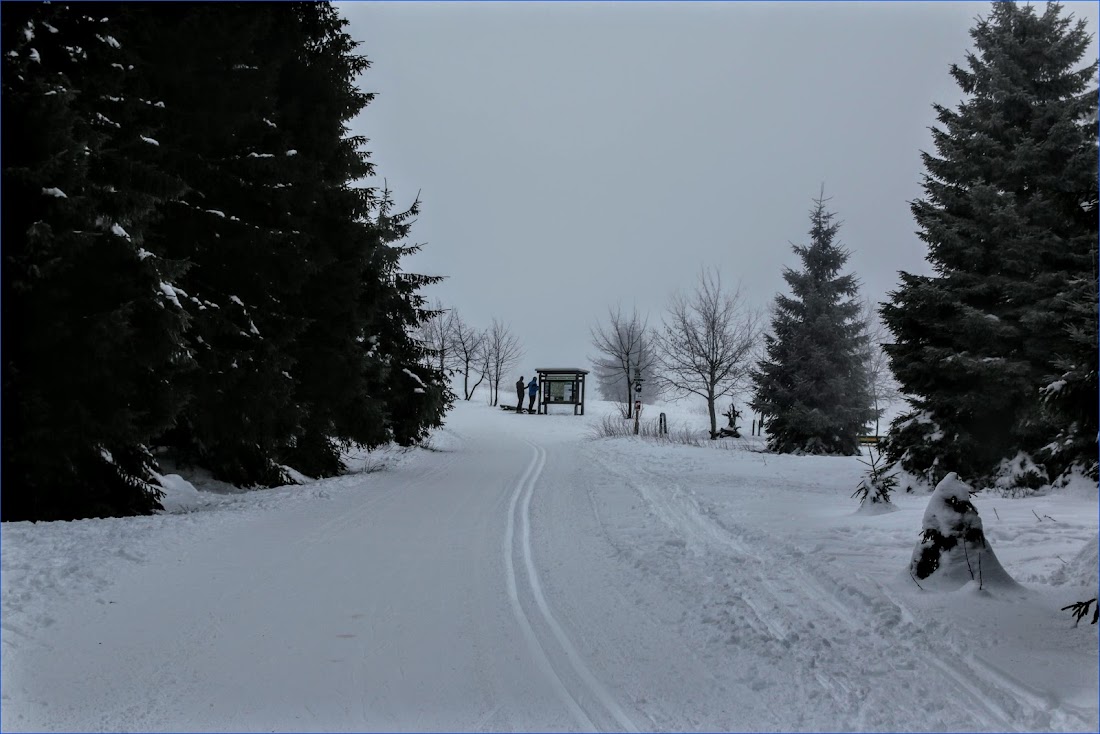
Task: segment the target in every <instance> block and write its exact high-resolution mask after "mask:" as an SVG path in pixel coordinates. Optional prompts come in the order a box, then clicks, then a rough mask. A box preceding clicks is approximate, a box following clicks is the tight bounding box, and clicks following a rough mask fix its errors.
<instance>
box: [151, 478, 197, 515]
mask: <svg viewBox="0 0 1100 734" xmlns="http://www.w3.org/2000/svg"><path fill="white" fill-rule="evenodd" d="M156 478H157V482H158V483H159V484H160V486H161V489H162V490H163V491H164V497H162V498H161V500H160V503H161V505H163V506H164V511H165V512H186V511H188V510H191V509H194V508H196V507H198V506H200V505H201V504H202V499H201V497H200V496H199V490H197V489H195V485H193V484H191V482H189V481H187V480H186V479H184V478H183V477H181V476H180V475H179V474H157V475H156Z"/></svg>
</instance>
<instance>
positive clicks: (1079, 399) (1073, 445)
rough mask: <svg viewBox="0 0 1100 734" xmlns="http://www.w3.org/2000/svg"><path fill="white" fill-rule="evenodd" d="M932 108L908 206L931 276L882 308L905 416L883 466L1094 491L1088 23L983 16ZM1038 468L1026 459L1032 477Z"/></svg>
mask: <svg viewBox="0 0 1100 734" xmlns="http://www.w3.org/2000/svg"><path fill="white" fill-rule="evenodd" d="M970 35H971V37H972V38H973V39H974V51H973V52H970V53H968V54H967V57H966V61H967V63H966V68H962V67H960V66H957V65H952V66H951V75H952V76H953V77H954V79H955V81H956V82H957V83H958V84H959V87H960V88H961V89H962V91H963V93H964V94H965V95H966V97H965V99H964V101H963V102H962V103H960V104H959V106H958V108H957V109H956V110H950V109H948V108H946V107H943V106H941V105H934V108H935V110H936V113H937V116H938V120H939V123H940V126H939V127H937V128H934V129H933V131H932V135H933V143H934V145H935V149H936V155H932V154H929V153H922V157H923V160H924V166H925V169H926V171H927V173H926V174H925V176H924V182H923V188H924V193H925V197H924V198H922V199H919V200H917V201H915V202H914V203H913V204H912V211H913V215H914V217H915V218H916V221H917V224H918V226H919V227H920V230H919V234H920V237H921V239H922V240H924V241H925V242H926V243H927V244H928V253H927V259H928V261H929V262H930V263H931V265H932V268H933V270H934V274H933V275H930V276H921V275H914V274H911V273H904V272H903V273H902V274H901V285H900V287H899V288H898V290H897V291H896V292H894V293H891V294H890V296H891V300H890V301H889V302H888V303H886V304H884V305H883V307H882V315H883V319H884V321H885V322H886V324H887V326H888V327H889V328H890V330H891V331H892V332H893V334H894V337H895V339H894V341H895V343H894V344H893V345H888V346H887V347H886V349H887V352H888V354H889V356H890V360H891V364H892V366H893V370H894V373H895V375H896V376H897V378H898V381H899V383H900V384H901V387H902V389H903V391H904V392H905V393H907V394H908V396H909V400H910V401H911V403H912V404H913V406H914V410H913V411H911V412H909V413H907V414H905V415H902V416H900V417H899V418H898V419H896V420H895V421H894V422H893V425H892V428H891V432H890V435H889V440H888V443H887V454H888V456H889V458H890V459H891V460H893V461H900V462H901V465H902V466H903V467H904V468H905V469H907V470H909V471H911V472H913V473H915V474H918V475H923V476H926V477H927V479H928V480H929V481H930V483H931V484H933V485H934V484H935V483H936V482H938V481H939V480H940V479H942V478H943V476H945V475H946V474H947V473H948V472H951V471H955V472H958V473H959V474H960V475H961V476H964V477H965V478H966V479H967V480H968V481H970V482H972V483H975V484H977V485H978V486H982V485H989V484H991V483H993V482H996V481H998V480H1000V481H1001V482H1002V483H1007V484H1008V485H1015V486H1037V485H1041V484H1044V483H1047V482H1049V481H1051V480H1056V479H1057V477H1059V476H1060V475H1065V474H1066V473H1067V472H1069V471H1070V470H1071V469H1072V468H1073V467H1074V466H1078V467H1080V468H1082V469H1083V470H1085V471H1086V472H1088V473H1090V474H1091V475H1092V476H1093V478H1095V477H1096V448H1097V447H1096V433H1097V402H1098V399H1097V349H1096V344H1097V271H1096V260H1097V231H1098V229H1097V166H1096V156H1097V123H1096V110H1097V92H1096V87H1095V86H1094V79H1095V73H1096V68H1097V64H1096V62H1095V61H1094V62H1093V63H1091V64H1089V65H1087V66H1085V67H1084V68H1078V67H1079V64H1080V63H1081V60H1082V58H1083V57H1084V54H1085V53H1086V51H1087V48H1088V44H1089V40H1090V35H1089V34H1088V32H1087V30H1086V26H1085V22H1084V21H1083V20H1082V21H1077V22H1074V21H1073V18H1072V15H1069V16H1063V15H1062V8H1061V6H1060V5H1058V4H1056V3H1051V4H1049V5H1047V6H1046V8H1045V9H1044V10H1043V11H1042V12H1041V13H1040V12H1037V10H1036V8H1034V7H1032V6H1025V7H1019V6H1017V5H1016V4H1015V3H1013V2H1004V3H1000V2H999V3H994V4H993V7H992V9H991V11H990V15H989V17H988V18H985V19H979V21H978V22H977V24H976V26H975V27H974V28H973V29H972V30H971V33H970ZM1032 460H1034V462H1037V463H1033V462H1032Z"/></svg>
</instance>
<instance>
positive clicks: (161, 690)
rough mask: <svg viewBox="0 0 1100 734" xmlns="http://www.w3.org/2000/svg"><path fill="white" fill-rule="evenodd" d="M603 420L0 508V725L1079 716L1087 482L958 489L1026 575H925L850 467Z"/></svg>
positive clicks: (1090, 586) (968, 722) (835, 723)
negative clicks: (993, 578)
mask: <svg viewBox="0 0 1100 734" xmlns="http://www.w3.org/2000/svg"><path fill="white" fill-rule="evenodd" d="M659 409H660V408H656V407H650V406H647V408H646V413H645V417H646V418H649V417H652V416H653V415H656V412H657V410H659ZM664 409H665V410H666V412H668V414H669V417H670V420H671V421H672V422H673V425H674V426H676V425H683V424H685V423H688V422H694V423H695V424H697V427H699V428H701V427H702V425H703V419H702V418H701V417H700V416H699V415H697V414H695V413H692V412H690V411H684V410H680V409H678V408H677V407H675V406H669V407H666V408H664ZM613 412H614V407H613V406H611V405H608V404H602V403H595V404H590V405H589V408H588V415H587V416H584V417H580V416H573V415H550V416H517V415H515V414H512V413H507V412H504V411H501V410H498V409H493V408H489V407H486V406H484V405H481V404H476V403H472V404H471V403H462V404H460V405H458V406H457V408H456V410H455V412H454V414H453V415H452V416H451V418H450V421H449V425H448V427H447V428H446V429H444V430H441V431H438V432H437V433H436V434H435V436H434V437H433V441H432V447H431V450H424V449H417V450H413V451H409V452H396V451H391V452H382V453H381V454H379V455H376V456H375V457H374V458H372V459H370V460H369V462H370V465H369V468H370V469H371V471H362V472H358V473H353V474H349V475H347V476H344V477H340V478H338V479H332V480H325V481H320V482H315V483H312V484H308V485H306V486H301V487H288V488H280V489H275V490H267V491H259V492H248V493H226V492H224V491H222V492H212V491H209V490H210V489H211V488H214V487H215V485H213V484H212V483H208V482H204V481H202V479H201V477H195V476H190V475H188V474H187V472H186V471H183V470H181V469H179V468H173V469H172V473H175V472H179V473H180V474H182V475H183V477H186V479H189V480H191V483H190V484H188V483H187V481H186V480H185V479H184V478H177V477H170V483H171V484H172V486H173V488H174V492H173V503H172V507H173V508H174V509H173V512H171V513H168V514H165V515H161V516H158V517H152V518H133V519H115V520H95V521H82V522H74V523H55V524H37V525H32V524H29V523H16V524H12V523H6V524H4V525H3V526H2V528H0V545H2V548H0V550H2V553H0V560H2V576H0V582H2V602H3V606H2V612H3V619H2V633H0V640H2V642H3V647H2V659H0V664H2V667H3V670H2V676H0V725H2V728H3V729H4V730H5V731H15V730H117V731H153V730H161V731H164V730H186V731H198V730H223V731H245V730H247V731H257V730H261V729H262V730H276V731H308V730H317V731H336V730H360V731H361V730H378V729H382V730H395V731H396V730H450V731H455V730H458V731H466V730H469V731H529V730H540V731H546V730H596V729H598V730H618V731H624V730H625V731H631V730H638V731H647V730H753V731H760V730H769V729H779V730H806V731H819V730H893V731H898V730H951V731H958V730H998V731H1003V730H1089V729H1091V730H1095V729H1096V728H1097V725H1098V716H1097V683H1098V679H1097V631H1096V628H1095V627H1091V626H1089V625H1087V624H1085V625H1081V626H1079V627H1077V628H1074V627H1073V625H1072V619H1071V618H1070V617H1069V616H1068V615H1067V614H1066V613H1064V612H1061V611H1059V607H1062V606H1065V605H1066V604H1069V603H1070V602H1073V601H1077V600H1079V599H1083V598H1089V597H1091V596H1092V595H1094V594H1095V591H1096V584H1095V576H1096V573H1097V569H1096V568H1095V558H1096V555H1095V552H1094V551H1093V552H1092V553H1091V555H1090V554H1089V553H1085V554H1084V556H1081V555H1080V554H1079V552H1080V551H1081V550H1082V549H1083V548H1084V547H1085V545H1086V543H1087V542H1088V541H1090V540H1094V539H1095V537H1096V534H1097V497H1096V494H1095V491H1092V492H1087V491H1086V492H1082V491H1080V490H1078V491H1074V492H1062V493H1059V494H1054V495H1049V496H1046V497H1039V498H1031V499H1015V500H1009V499H1000V498H996V497H985V496H982V495H978V496H976V497H975V498H973V502H974V505H975V507H976V509H977V510H978V512H979V514H980V516H981V519H982V523H983V527H984V531H985V535H986V538H987V539H988V541H989V542H990V544H991V545H992V547H993V548H994V550H995V552H996V554H997V557H998V558H999V559H1000V562H1001V564H1002V565H1003V566H1004V568H1005V570H1006V571H1007V572H1008V573H1009V574H1010V575H1011V576H1012V577H1013V578H1014V579H1016V580H1017V581H1018V582H1020V583H1021V584H1022V588H1019V589H988V588H987V589H982V590H978V589H977V587H976V585H967V586H964V587H963V588H962V589H960V590H958V591H954V592H950V593H932V592H930V591H922V590H921V589H919V588H917V586H916V585H915V584H914V582H913V580H912V579H911V578H910V576H909V574H908V572H907V568H908V563H909V560H910V556H911V554H912V550H913V547H914V543H915V542H916V541H917V537H918V533H919V532H920V530H921V520H922V517H923V515H924V512H925V507H926V505H927V503H928V499H929V496H928V495H927V494H922V495H919V496H918V495H901V496H898V497H897V498H896V501H897V505H898V511H897V512H893V513H889V514H884V515H874V516H870V515H866V514H859V513H857V512H856V505H857V503H856V500H853V499H851V497H850V495H851V493H852V491H853V490H854V488H855V486H856V484H857V482H858V479H859V477H860V475H861V472H862V471H863V466H862V465H860V464H859V463H858V462H857V461H856V460H854V459H851V458H830V457H791V456H773V455H767V454H763V453H759V452H757V451H754V450H753V449H755V448H758V443H759V442H758V441H756V440H755V439H751V438H750V439H746V440H744V441H732V440H730V441H724V442H721V444H720V447H719V446H714V445H711V444H709V443H708V444H707V445H705V446H704V447H695V446H683V445H667V444H666V445H657V444H654V443H651V442H646V441H643V440H640V439H635V438H616V439H598V440H596V439H593V438H592V437H591V432H592V429H593V426H594V425H595V424H596V423H598V421H599V420H600V419H601V418H602V417H603V415H605V414H607V413H613ZM364 466H365V465H364ZM192 485H193V486H192ZM194 487H197V488H198V490H197V491H195V490H194ZM222 489H224V488H222ZM1082 557H1083V558H1084V559H1085V560H1084V561H1081V558H1082ZM1089 558H1091V559H1092V560H1091V561H1089V560H1088V559H1089ZM1071 562H1072V563H1074V564H1077V565H1080V564H1081V563H1086V565H1087V563H1092V565H1093V568H1092V583H1089V576H1088V574H1087V573H1084V572H1082V571H1081V570H1080V569H1079V568H1076V566H1075V568H1074V572H1073V573H1072V574H1067V573H1066V572H1064V571H1063V570H1062V569H1063V568H1065V567H1066V564H1069V563H1071Z"/></svg>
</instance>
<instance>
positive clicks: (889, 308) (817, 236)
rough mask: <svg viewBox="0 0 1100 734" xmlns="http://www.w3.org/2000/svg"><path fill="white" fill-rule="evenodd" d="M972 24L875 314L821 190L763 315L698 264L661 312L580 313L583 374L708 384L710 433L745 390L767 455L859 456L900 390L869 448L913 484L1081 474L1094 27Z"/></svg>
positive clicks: (1091, 466)
mask: <svg viewBox="0 0 1100 734" xmlns="http://www.w3.org/2000/svg"><path fill="white" fill-rule="evenodd" d="M971 36H972V37H973V39H974V43H975V49H974V51H972V52H970V53H968V54H967V57H966V68H963V67H960V66H957V65H952V66H951V75H952V76H953V77H954V79H955V80H956V82H958V84H959V86H960V88H961V89H962V91H963V93H964V95H965V99H964V101H963V102H962V103H961V104H960V105H959V106H958V108H957V109H956V110H950V109H948V108H946V107H943V106H940V105H935V110H936V112H937V115H938V119H939V123H940V127H938V128H934V129H933V131H932V132H933V142H934V145H935V149H936V154H935V155H933V154H931V153H922V157H923V161H924V165H925V169H926V174H925V176H924V181H923V188H924V192H925V196H924V198H921V199H919V200H917V201H915V202H913V203H912V212H913V215H914V217H915V219H916V222H917V225H918V227H919V235H920V237H921V238H922V239H923V240H924V241H925V242H926V243H927V245H928V254H927V259H928V261H929V263H930V264H931V266H932V270H933V274H932V275H928V276H924V275H914V274H911V273H905V272H902V273H901V283H900V285H899V287H898V289H897V290H896V291H894V292H892V293H890V294H889V299H888V300H887V301H886V302H885V303H882V304H881V305H880V308H879V309H878V310H879V312H880V313H881V321H880V320H879V318H878V315H879V314H877V313H875V310H876V309H875V308H874V307H872V306H870V305H869V304H868V303H867V301H865V300H863V299H862V298H861V297H860V295H859V283H858V281H857V279H856V277H855V275H854V274H850V273H849V274H845V273H843V272H842V269H843V266H844V265H845V263H846V261H847V259H848V257H849V253H848V251H847V250H845V249H844V248H843V247H841V246H840V245H839V244H838V243H837V242H836V236H837V233H838V230H839V223H838V222H836V221H834V217H835V214H834V213H833V212H830V211H828V210H826V208H825V201H826V199H825V197H824V193H822V194H821V196H819V198H817V199H816V200H815V202H814V206H813V208H812V209H811V212H810V221H811V228H810V232H809V234H810V242H809V244H807V245H795V246H794V249H795V252H796V254H797V255H798V256H799V258H800V260H801V262H802V266H801V268H800V269H798V270H795V269H791V268H788V269H786V270H785V271H784V274H783V276H784V279H785V280H786V282H787V284H788V286H789V293H786V294H779V295H777V296H776V298H775V302H774V308H773V309H772V317H771V323H770V325H769V327H770V328H768V329H764V330H759V329H757V328H756V323H757V316H756V315H755V314H754V312H753V311H752V309H751V308H749V307H748V306H747V305H746V304H744V303H743V302H742V301H741V300H740V295H739V290H738V289H734V290H732V291H729V290H725V291H724V290H723V289H722V286H721V282H720V279H719V278H718V276H717V273H714V272H709V271H707V272H704V273H703V274H702V275H701V276H700V279H699V284H698V286H697V287H696V289H695V291H694V293H693V294H692V295H690V296H687V297H685V296H682V295H677V296H675V297H674V298H673V302H672V304H671V305H670V307H669V309H668V312H667V315H666V317H665V319H664V321H663V323H662V324H661V326H660V327H657V328H654V329H651V328H649V327H648V326H647V320H646V319H645V318H644V317H642V316H639V315H638V314H637V312H634V313H633V314H631V315H626V316H624V315H623V314H622V313H621V311H619V310H616V311H612V312H610V318H609V321H608V323H606V324H597V326H595V327H594V328H593V330H592V343H593V346H594V347H595V349H596V350H597V356H596V357H594V358H593V360H592V361H593V363H594V365H595V369H596V371H597V377H598V384H599V385H601V386H606V387H607V388H608V389H605V391H604V394H605V397H609V398H611V399H615V400H618V401H621V402H623V403H625V405H624V416H629V415H630V412H629V411H630V402H631V393H630V391H629V387H628V386H629V385H630V384H632V381H634V380H635V377H636V375H637V373H638V372H639V370H641V371H644V372H645V373H646V375H647V377H651V378H652V380H651V381H650V384H653V385H656V386H659V388H660V389H661V390H662V391H664V392H666V393H668V394H671V395H688V394H694V395H698V396H700V397H702V398H703V399H705V400H706V402H707V407H708V411H709V415H710V433H711V436H712V437H717V435H718V432H717V431H716V430H715V429H716V421H715V407H714V406H715V401H716V400H717V399H718V398H720V397H725V396H736V395H739V394H741V393H743V392H750V391H751V398H750V404H751V406H752V407H753V408H754V409H755V410H756V411H758V412H759V414H760V415H762V416H763V418H764V420H765V422H766V424H767V426H768V446H769V448H770V449H771V450H773V451H779V452H796V453H829V454H856V453H858V452H859V443H858V440H859V435H860V434H861V433H864V432H867V431H868V430H871V426H872V424H873V425H874V426H875V428H874V429H873V430H874V432H875V433H876V434H877V433H878V428H877V425H878V418H879V417H880V416H881V414H882V411H883V409H884V407H885V406H886V405H888V404H889V403H891V402H893V401H895V400H898V399H901V398H904V399H905V400H906V401H907V402H908V405H909V406H910V407H911V409H910V410H908V411H906V412H905V413H903V414H902V415H901V416H899V417H898V418H897V419H895V420H894V421H893V422H892V423H891V425H890V429H889V431H888V434H887V436H886V441H885V446H884V450H885V453H886V455H887V458H888V459H889V461H890V463H891V464H892V465H893V467H894V468H897V467H900V468H903V469H905V470H906V471H908V472H910V473H911V474H913V475H915V476H916V477H918V478H920V479H923V480H924V481H926V482H927V483H929V484H930V485H935V484H936V483H937V482H939V481H940V480H941V479H942V478H943V477H944V476H946V475H947V474H948V473H950V472H957V473H958V474H959V475H960V476H963V477H965V478H966V479H967V480H968V481H969V482H971V483H973V484H974V485H975V486H979V487H981V486H1002V487H1005V488H1013V489H1018V488H1025V489H1026V488H1037V487H1040V486H1045V485H1050V484H1057V483H1059V482H1062V481H1066V480H1067V479H1068V478H1069V477H1071V476H1073V475H1076V474H1079V475H1083V476H1087V477H1090V478H1091V479H1092V480H1094V481H1095V480H1096V479H1097V469H1098V464H1097V430H1098V425H1097V423H1098V421H1097V412H1098V406H1100V397H1098V391H1097V354H1098V349H1097V284H1098V275H1097V272H1098V271H1097V255H1098V253H1097V242H1098V219H1097V214H1098V211H1097V205H1098V200H1100V196H1098V193H1097V164H1096V162H1097V152H1098V148H1097V88H1096V84H1095V82H1096V71H1097V62H1096V61H1093V62H1092V63H1090V64H1088V65H1087V66H1084V67H1080V68H1079V65H1080V63H1081V61H1082V59H1083V58H1084V56H1085V54H1086V52H1087V50H1088V44H1089V42H1090V38H1091V36H1090V35H1089V34H1088V32H1087V28H1086V24H1085V22H1084V21H1083V20H1079V21H1074V20H1073V18H1072V16H1071V15H1070V16H1063V14H1062V7H1061V6H1060V5H1058V4H1057V3H1051V4H1048V5H1047V6H1046V7H1045V8H1044V9H1043V10H1042V11H1041V12H1039V11H1038V10H1036V8H1035V7H1033V6H1023V7H1020V6H1018V5H1017V4H1016V3H1013V2H1003V3H1002V2H998V3H994V4H993V6H992V9H991V12H990V15H989V17H988V18H985V19H979V21H978V22H977V24H976V26H975V27H974V29H973V30H972V31H971ZM884 327H885V328H884ZM758 332H759V333H760V335H761V336H762V339H763V341H762V344H759V343H757V342H756V337H757V334H758ZM741 344H747V345H749V346H747V347H745V348H730V345H741ZM758 347H762V349H760V348H758ZM642 365H645V367H644V368H643V367H642Z"/></svg>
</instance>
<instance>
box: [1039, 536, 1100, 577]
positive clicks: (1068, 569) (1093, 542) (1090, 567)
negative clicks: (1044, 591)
mask: <svg viewBox="0 0 1100 734" xmlns="http://www.w3.org/2000/svg"><path fill="white" fill-rule="evenodd" d="M1098 576H1100V536H1097V535H1094V536H1092V538H1090V539H1089V540H1088V541H1087V542H1086V543H1085V546H1084V547H1083V548H1082V549H1081V550H1080V552H1078V553H1077V555H1076V556H1074V558H1073V560H1072V561H1070V563H1069V564H1068V565H1066V566H1063V567H1062V568H1059V569H1058V570H1057V571H1055V572H1054V573H1053V574H1051V576H1050V583H1052V584H1055V585H1059V586H1061V585H1063V584H1068V585H1071V586H1091V587H1093V588H1096V586H1097V577H1098Z"/></svg>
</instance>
